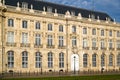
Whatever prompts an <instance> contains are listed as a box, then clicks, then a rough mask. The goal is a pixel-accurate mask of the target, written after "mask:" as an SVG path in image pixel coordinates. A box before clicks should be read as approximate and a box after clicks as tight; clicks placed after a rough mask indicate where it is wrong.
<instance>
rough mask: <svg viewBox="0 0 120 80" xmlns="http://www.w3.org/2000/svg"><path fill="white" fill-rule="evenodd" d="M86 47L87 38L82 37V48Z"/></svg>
mask: <svg viewBox="0 0 120 80" xmlns="http://www.w3.org/2000/svg"><path fill="white" fill-rule="evenodd" d="M86 47H87V39H86V38H83V48H86Z"/></svg>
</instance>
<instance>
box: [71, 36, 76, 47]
mask: <svg viewBox="0 0 120 80" xmlns="http://www.w3.org/2000/svg"><path fill="white" fill-rule="evenodd" d="M72 46H73V47H74V46H77V39H76V37H72Z"/></svg>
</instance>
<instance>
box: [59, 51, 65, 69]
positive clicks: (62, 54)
mask: <svg viewBox="0 0 120 80" xmlns="http://www.w3.org/2000/svg"><path fill="white" fill-rule="evenodd" d="M59 68H64V53H59Z"/></svg>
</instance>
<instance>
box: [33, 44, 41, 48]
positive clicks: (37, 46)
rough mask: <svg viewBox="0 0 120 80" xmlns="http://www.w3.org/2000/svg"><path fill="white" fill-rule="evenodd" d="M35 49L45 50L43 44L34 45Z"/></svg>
mask: <svg viewBox="0 0 120 80" xmlns="http://www.w3.org/2000/svg"><path fill="white" fill-rule="evenodd" d="M34 48H43V45H42V44H40V45H37V44H34Z"/></svg>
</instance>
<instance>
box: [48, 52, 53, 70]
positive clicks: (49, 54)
mask: <svg viewBox="0 0 120 80" xmlns="http://www.w3.org/2000/svg"><path fill="white" fill-rule="evenodd" d="M52 67H53V53H52V52H49V53H48V68H52Z"/></svg>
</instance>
